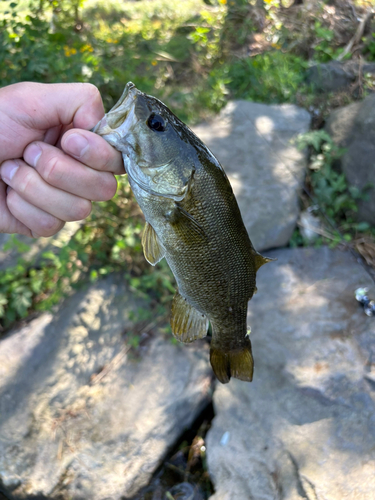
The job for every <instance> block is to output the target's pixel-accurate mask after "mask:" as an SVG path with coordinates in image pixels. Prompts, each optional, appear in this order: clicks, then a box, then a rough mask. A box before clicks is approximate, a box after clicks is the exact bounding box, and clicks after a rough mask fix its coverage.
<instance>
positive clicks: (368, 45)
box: [363, 32, 375, 61]
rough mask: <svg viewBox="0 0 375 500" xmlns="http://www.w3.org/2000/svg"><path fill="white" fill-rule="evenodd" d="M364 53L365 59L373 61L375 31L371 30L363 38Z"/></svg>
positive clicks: (374, 56) (374, 58)
mask: <svg viewBox="0 0 375 500" xmlns="http://www.w3.org/2000/svg"><path fill="white" fill-rule="evenodd" d="M363 41H364V44H365V47H364V53H365V55H366V59H368V60H369V61H375V33H374V32H372V33H371V34H370V35H369V36H368V37H366V38H364V40H363Z"/></svg>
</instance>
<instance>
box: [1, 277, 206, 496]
mask: <svg viewBox="0 0 375 500" xmlns="http://www.w3.org/2000/svg"><path fill="white" fill-rule="evenodd" d="M145 307H148V306H147V304H146V305H145V303H144V302H143V301H141V300H139V299H137V298H135V297H134V296H133V295H132V294H131V293H130V292H129V290H128V289H127V287H126V286H125V284H124V283H121V282H120V281H118V280H117V279H115V278H113V277H110V278H108V279H106V280H105V281H102V282H100V283H98V284H95V285H93V286H91V287H90V288H88V289H87V290H82V291H80V292H78V293H77V294H76V295H74V296H72V297H71V298H70V299H68V300H67V301H66V303H65V304H64V305H63V307H62V308H61V309H60V311H59V312H58V313H57V314H55V315H52V314H44V315H42V316H40V317H39V318H37V319H35V320H33V321H31V322H30V323H29V324H28V325H27V326H25V327H23V328H21V329H20V330H18V331H14V332H12V333H10V334H9V335H8V336H7V337H6V338H4V339H2V340H1V341H0V491H1V490H3V492H4V493H5V494H6V496H7V497H8V498H10V499H12V500H13V499H17V500H20V499H27V498H49V499H55V498H56V499H59V500H65V499H66V500H68V499H70V500H78V499H85V500H86V499H90V500H104V499H111V500H117V499H120V498H121V499H122V498H127V497H129V496H132V495H133V494H134V493H136V492H137V490H138V489H140V488H141V487H143V486H144V485H146V484H147V483H148V481H149V480H150V478H151V476H152V474H153V472H154V471H155V469H156V468H157V467H158V466H159V464H160V463H161V461H162V460H163V458H164V456H165V454H166V453H167V451H168V450H169V448H170V447H171V446H172V445H174V443H175V441H176V440H177V439H178V438H179V436H180V434H182V433H183V432H184V430H185V429H186V428H188V427H189V426H190V425H191V423H192V422H193V421H194V419H195V418H196V417H197V415H198V414H199V413H200V412H201V410H202V409H203V408H204V407H205V405H207V404H208V402H209V401H210V389H211V383H212V371H211V368H210V366H209V362H208V347H207V344H206V343H205V342H204V341H199V342H196V343H194V344H193V345H191V346H184V345H174V344H173V343H172V342H171V338H168V339H165V338H163V336H162V335H161V334H160V333H158V334H155V335H153V334H152V333H148V334H146V333H144V332H143V330H142V329H140V326H139V323H138V325H137V324H135V323H134V318H136V317H137V316H138V313H137V311H138V310H139V308H145ZM155 321H156V322H157V319H156V320H155ZM155 330H156V328H155V326H154V327H153V331H154V333H155ZM136 335H138V336H141V337H140V338H141V340H142V339H145V340H142V342H141V347H139V348H138V349H137V350H135V351H134V350H130V351H129V343H128V342H127V339H128V338H129V336H131V337H132V338H133V339H134V338H136V337H135V336H136Z"/></svg>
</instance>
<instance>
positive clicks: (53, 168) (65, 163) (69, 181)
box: [23, 142, 117, 201]
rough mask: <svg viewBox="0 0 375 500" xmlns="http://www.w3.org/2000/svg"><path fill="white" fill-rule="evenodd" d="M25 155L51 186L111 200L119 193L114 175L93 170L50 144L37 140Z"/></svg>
mask: <svg viewBox="0 0 375 500" xmlns="http://www.w3.org/2000/svg"><path fill="white" fill-rule="evenodd" d="M23 157H24V160H25V161H26V163H27V164H29V165H31V166H33V167H34V168H36V170H37V171H38V173H39V174H40V175H41V177H42V178H43V179H44V180H45V181H46V182H47V183H48V184H49V185H51V186H54V187H56V188H58V189H62V190H64V191H66V192H67V193H71V194H75V195H76V196H79V197H80V198H86V199H87V200H91V201H106V200H110V199H111V198H112V197H113V196H114V195H115V193H116V189H117V181H116V179H115V177H114V175H113V174H111V173H110V172H99V171H97V170H93V169H92V168H89V167H87V166H86V165H83V164H82V163H80V162H79V161H77V160H74V158H72V157H71V156H69V155H66V154H65V153H64V152H63V151H61V150H60V149H58V148H55V147H54V146H50V145H49V144H45V143H43V142H34V143H32V144H30V145H29V146H28V147H27V148H26V149H25V152H24V155H23Z"/></svg>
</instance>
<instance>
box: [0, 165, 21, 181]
mask: <svg viewBox="0 0 375 500" xmlns="http://www.w3.org/2000/svg"><path fill="white" fill-rule="evenodd" d="M18 168H19V165H18V163H16V161H15V160H7V161H4V163H3V164H2V165H1V178H2V179H3V181H5V182H6V183H7V184H8V183H9V182H11V180H12V179H13V177H14V174H15V173H16V172H17V170H18Z"/></svg>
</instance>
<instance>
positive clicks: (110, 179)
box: [99, 174, 117, 201]
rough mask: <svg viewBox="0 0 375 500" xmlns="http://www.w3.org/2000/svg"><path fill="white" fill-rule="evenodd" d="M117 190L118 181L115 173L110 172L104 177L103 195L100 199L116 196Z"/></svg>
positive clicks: (105, 199) (106, 199)
mask: <svg viewBox="0 0 375 500" xmlns="http://www.w3.org/2000/svg"><path fill="white" fill-rule="evenodd" d="M116 191H117V181H116V178H115V176H114V175H112V174H108V175H106V176H105V177H104V179H103V183H102V186H101V193H100V194H101V196H100V200H99V201H108V200H110V199H112V198H113V197H114V195H115V194H116Z"/></svg>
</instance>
